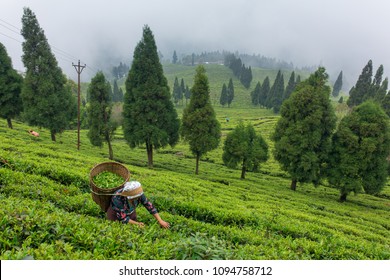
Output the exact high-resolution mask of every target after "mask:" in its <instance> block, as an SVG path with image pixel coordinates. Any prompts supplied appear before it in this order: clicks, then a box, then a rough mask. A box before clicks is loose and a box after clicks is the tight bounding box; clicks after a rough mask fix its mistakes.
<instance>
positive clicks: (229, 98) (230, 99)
mask: <svg viewBox="0 0 390 280" xmlns="http://www.w3.org/2000/svg"><path fill="white" fill-rule="evenodd" d="M233 99H234V85H233V79H232V78H230V80H229V84H228V87H227V104H228V107H229V108H230V104H232V102H233Z"/></svg>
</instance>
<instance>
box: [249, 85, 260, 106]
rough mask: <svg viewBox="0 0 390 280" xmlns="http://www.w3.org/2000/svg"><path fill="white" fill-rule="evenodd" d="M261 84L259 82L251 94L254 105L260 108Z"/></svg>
mask: <svg viewBox="0 0 390 280" xmlns="http://www.w3.org/2000/svg"><path fill="white" fill-rule="evenodd" d="M260 94H261V84H260V82H257V84H256V87H255V89H254V90H253V91H252V92H251V100H252V105H254V106H258V105H259V104H260V102H259V101H260Z"/></svg>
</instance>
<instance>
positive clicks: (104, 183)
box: [93, 171, 124, 189]
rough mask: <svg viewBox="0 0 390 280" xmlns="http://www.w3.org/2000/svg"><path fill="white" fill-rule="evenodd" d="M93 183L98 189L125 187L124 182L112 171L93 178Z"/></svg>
mask: <svg viewBox="0 0 390 280" xmlns="http://www.w3.org/2000/svg"><path fill="white" fill-rule="evenodd" d="M93 182H94V183H95V185H97V186H98V187H101V188H106V189H112V188H115V187H118V186H120V185H123V183H124V180H123V178H122V177H121V176H119V175H118V174H115V173H113V172H110V171H103V172H100V173H99V174H97V175H96V176H94V177H93Z"/></svg>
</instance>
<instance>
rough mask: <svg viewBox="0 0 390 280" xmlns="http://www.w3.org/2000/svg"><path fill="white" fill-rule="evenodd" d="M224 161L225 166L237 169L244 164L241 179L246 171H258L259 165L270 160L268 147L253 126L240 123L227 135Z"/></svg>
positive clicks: (223, 155)
mask: <svg viewBox="0 0 390 280" xmlns="http://www.w3.org/2000/svg"><path fill="white" fill-rule="evenodd" d="M223 151H224V152H223V154H222V159H223V162H224V163H225V165H227V166H228V167H230V168H236V167H237V165H238V164H239V163H241V164H242V169H241V179H245V173H246V171H258V168H259V164H260V163H261V162H265V161H267V159H268V145H267V143H266V142H265V140H264V139H263V137H262V136H261V135H257V134H256V131H255V129H254V128H253V126H252V125H251V124H248V125H246V126H245V125H244V123H242V122H240V123H239V124H238V125H237V127H236V128H235V129H234V130H233V131H232V132H231V133H229V134H228V135H227V137H226V139H225V143H224V147H223Z"/></svg>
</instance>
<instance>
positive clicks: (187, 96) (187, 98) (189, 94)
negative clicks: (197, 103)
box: [184, 85, 191, 105]
mask: <svg viewBox="0 0 390 280" xmlns="http://www.w3.org/2000/svg"><path fill="white" fill-rule="evenodd" d="M184 95H185V98H186V105H187V100H189V99H190V98H191V90H190V88H189V87H188V85H186V91H185V93H184Z"/></svg>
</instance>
